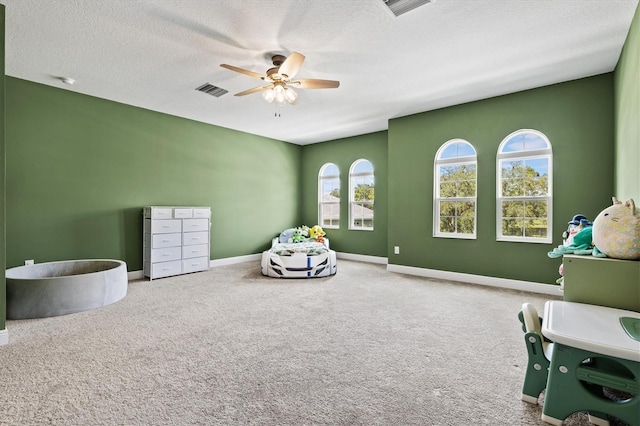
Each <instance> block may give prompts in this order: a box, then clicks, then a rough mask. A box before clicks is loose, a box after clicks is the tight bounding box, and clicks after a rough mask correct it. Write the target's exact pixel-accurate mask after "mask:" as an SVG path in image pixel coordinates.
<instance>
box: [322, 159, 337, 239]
mask: <svg viewBox="0 0 640 426" xmlns="http://www.w3.org/2000/svg"><path fill="white" fill-rule="evenodd" d="M318 223H319V224H320V226H322V227H323V228H335V229H337V228H339V227H340V171H339V170H338V166H336V165H335V164H333V163H327V164H325V165H323V166H322V167H320V172H319V173H318Z"/></svg>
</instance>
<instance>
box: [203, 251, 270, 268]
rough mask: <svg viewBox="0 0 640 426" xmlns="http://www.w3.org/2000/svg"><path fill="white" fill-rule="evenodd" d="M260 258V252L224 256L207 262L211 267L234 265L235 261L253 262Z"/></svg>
mask: <svg viewBox="0 0 640 426" xmlns="http://www.w3.org/2000/svg"><path fill="white" fill-rule="evenodd" d="M260 259H262V253H256V254H248V255H246V256H236V257H225V258H224V259H213V260H211V261H210V262H209V266H210V267H211V268H215V267H216V266H225V265H235V264H236V263H244V262H253V261H254V260H260Z"/></svg>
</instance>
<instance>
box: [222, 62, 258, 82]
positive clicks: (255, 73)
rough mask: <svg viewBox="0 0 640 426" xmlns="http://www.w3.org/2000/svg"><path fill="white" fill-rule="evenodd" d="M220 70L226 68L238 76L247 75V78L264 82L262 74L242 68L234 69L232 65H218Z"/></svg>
mask: <svg viewBox="0 0 640 426" xmlns="http://www.w3.org/2000/svg"><path fill="white" fill-rule="evenodd" d="M220 66H221V67H222V68H226V69H228V70H231V71H235V72H239V73H240V74H244V75H248V76H249V77H253V78H259V79H260V80H264V76H263V75H262V74H258V73H257V72H253V71H249V70H245V69H244V68H238V67H234V66H233V65H227V64H220Z"/></svg>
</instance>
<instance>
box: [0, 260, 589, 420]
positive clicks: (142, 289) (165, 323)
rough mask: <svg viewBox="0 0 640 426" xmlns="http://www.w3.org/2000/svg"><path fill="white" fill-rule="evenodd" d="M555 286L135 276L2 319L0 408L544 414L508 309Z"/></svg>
mask: <svg viewBox="0 0 640 426" xmlns="http://www.w3.org/2000/svg"><path fill="white" fill-rule="evenodd" d="M548 298H549V296H544V295H536V294H530V293H524V292H517V291H510V290H500V289H495V288H489V287H482V286H476V285H468V284H462V283H453V282H443V281H437V280H430V279H426V278H420V277H413V276H407V275H401V274H394V273H390V272H387V271H386V268H385V266H383V265H374V264H366V263H360V262H354V261H347V260H339V261H338V273H337V275H336V276H334V277H329V278H321V279H303V280H283V279H275V278H267V277H263V276H262V275H261V274H260V267H259V264H258V263H256V262H250V263H244V264H238V265H231V266H224V267H218V268H214V269H212V270H210V271H207V272H202V273H196V274H190V275H185V276H178V277H172V278H166V279H160V280H154V281H152V282H150V281H147V280H140V281H133V282H131V283H130V284H129V292H128V295H127V297H126V298H125V299H123V300H121V301H119V302H117V303H115V304H113V305H110V306H107V307H104V308H101V309H97V310H93V311H87V312H82V313H77V314H71V315H65V316H60V317H53V318H45V319H33V320H20V321H8V322H7V328H8V330H9V337H10V342H9V344H8V345H6V346H3V347H0V424H2V425H430V426H436V425H543V424H544V423H543V422H542V421H541V420H540V414H541V407H540V406H539V405H538V406H535V405H530V404H527V403H524V402H522V401H520V399H519V397H520V391H521V385H522V379H523V377H524V370H525V365H526V357H527V356H526V350H525V346H524V340H523V333H522V331H521V328H520V323H519V322H518V319H517V314H518V312H519V310H520V306H521V304H522V303H523V302H531V303H533V304H534V306H536V307H537V308H538V310H539V312H542V308H543V304H544V302H545V300H547V299H548ZM566 424H569V425H586V424H588V423H587V420H586V416H585V415H584V414H580V413H577V414H574V415H572V416H571V417H570V418H569V419H568V420H567V422H566Z"/></svg>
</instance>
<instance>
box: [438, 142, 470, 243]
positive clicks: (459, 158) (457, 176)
mask: <svg viewBox="0 0 640 426" xmlns="http://www.w3.org/2000/svg"><path fill="white" fill-rule="evenodd" d="M477 169H478V162H477V159H476V150H475V148H474V147H473V145H471V144H470V143H469V142H467V141H465V140H464V139H452V140H450V141H448V142H445V143H444V144H443V145H442V146H441V147H440V149H438V152H437V153H436V158H435V166H434V172H435V176H434V188H433V194H434V202H433V208H434V214H433V235H434V237H446V238H469V239H472V238H476V222H477V220H476V214H477V204H478V203H477V193H478V190H477V182H478V179H477Z"/></svg>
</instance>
